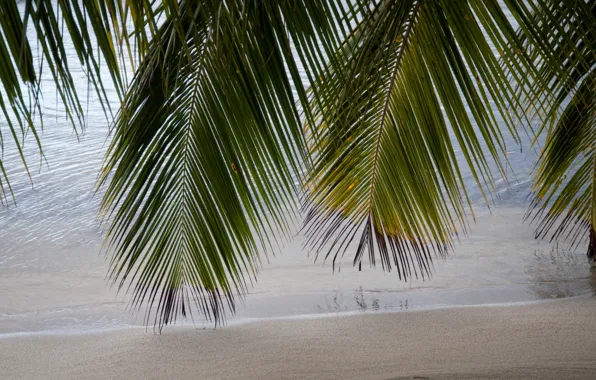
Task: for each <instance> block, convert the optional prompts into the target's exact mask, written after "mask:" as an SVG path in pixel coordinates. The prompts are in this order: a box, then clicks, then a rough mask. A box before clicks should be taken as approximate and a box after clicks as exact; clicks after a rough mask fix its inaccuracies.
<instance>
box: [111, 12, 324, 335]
mask: <svg viewBox="0 0 596 380" xmlns="http://www.w3.org/2000/svg"><path fill="white" fill-rule="evenodd" d="M307 5H308V6H307V7H301V8H300V9H298V10H297V9H296V7H295V5H292V4H291V3H289V4H285V5H284V4H277V3H275V2H271V3H267V2H242V1H230V2H227V3H225V4H222V3H220V2H216V1H214V2H208V1H207V2H180V3H178V5H177V8H176V9H175V10H173V9H171V10H170V11H172V12H173V11H176V12H177V17H175V18H167V19H166V20H165V21H164V22H163V23H162V24H161V25H160V26H159V28H158V29H157V31H156V34H155V36H154V37H152V38H151V39H150V40H149V46H148V47H147V52H146V54H145V57H144V59H143V61H142V63H141V65H140V67H139V69H138V70H137V72H136V74H135V77H134V80H133V81H132V83H131V85H130V88H129V90H128V92H127V94H126V97H125V101H124V105H123V107H122V109H121V110H120V112H119V114H118V116H117V119H116V125H115V130H114V139H113V142H112V145H111V147H110V149H109V153H108V159H107V161H106V165H105V167H104V170H103V176H102V179H101V181H100V185H102V184H104V183H105V184H107V187H106V193H105V196H104V199H103V204H102V206H103V210H104V211H105V212H106V214H107V217H108V220H109V227H108V228H109V229H108V249H109V252H110V253H111V255H112V256H111V257H112V260H111V264H110V265H111V270H110V275H111V278H112V279H113V280H114V281H115V282H118V284H119V286H120V287H123V286H126V284H128V285H127V286H128V289H130V291H131V294H132V300H131V303H132V305H133V307H136V308H140V307H141V306H143V305H148V308H147V312H146V318H147V319H146V322H150V319H149V318H153V322H154V323H155V324H157V325H159V326H160V327H161V326H163V325H166V324H168V323H171V322H173V321H174V320H175V319H176V317H177V316H179V315H182V316H189V315H191V310H193V309H198V310H199V312H200V313H201V314H202V315H204V316H205V317H206V318H208V319H210V320H215V322H216V323H217V322H219V321H220V320H221V318H222V317H223V316H224V315H225V310H226V308H228V307H229V309H231V310H232V311H233V310H234V307H235V306H234V305H235V303H234V299H235V297H236V296H238V295H240V296H242V295H243V294H245V293H246V291H247V283H248V282H249V281H251V278H253V277H254V275H255V274H256V272H257V270H258V267H259V264H260V260H259V254H260V253H262V252H271V251H272V249H274V248H275V245H276V243H277V239H278V238H279V237H282V236H287V235H288V234H289V232H290V231H291V229H292V226H293V224H294V222H295V218H296V215H295V212H296V210H297V205H296V194H297V191H298V190H299V186H297V185H298V184H299V182H298V181H299V178H300V174H301V172H302V171H303V170H304V168H305V167H306V165H308V157H307V155H306V150H305V140H304V137H303V134H302V123H301V120H302V119H301V115H300V112H299V109H298V108H297V106H296V100H297V99H301V98H302V99H306V92H305V90H304V88H303V87H302V85H301V81H300V77H299V73H298V69H297V67H296V63H295V62H294V56H293V55H292V54H291V50H290V40H289V36H293V37H294V39H295V40H296V41H297V42H296V44H297V46H299V48H300V51H301V54H303V55H307V54H308V55H309V56H310V57H314V56H316V57H318V58H317V59H319V60H320V59H321V56H323V55H324V52H323V48H319V47H318V46H316V45H315V46H316V47H311V46H310V44H311V43H312V42H311V41H312V40H313V39H314V38H315V36H317V37H318V38H321V37H322V36H323V37H324V36H325V34H324V33H325V30H327V31H329V32H328V33H329V37H328V38H327V43H328V44H333V41H334V40H335V39H336V28H332V27H326V26H325V23H324V22H319V24H318V25H313V24H312V21H311V20H312V17H313V16H315V15H319V14H320V13H321V12H324V11H325V9H326V7H327V5H326V4H325V3H324V2H320V3H319V2H316V1H313V2H308V3H307ZM314 31H317V32H318V33H317V34H314V33H313V32H314ZM319 49H321V50H319ZM292 83H293V84H294V86H292Z"/></svg>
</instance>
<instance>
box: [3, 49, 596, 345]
mask: <svg viewBox="0 0 596 380" xmlns="http://www.w3.org/2000/svg"><path fill="white" fill-rule="evenodd" d="M67 51H71V50H69V49H68V48H67ZM72 59H73V62H74V59H76V58H75V57H74V56H73V57H72ZM75 79H76V82H77V83H79V85H80V93H81V94H87V86H86V79H85V76H84V74H83V73H82V71H79V72H76V73H75ZM42 86H43V91H44V99H45V103H44V122H45V128H44V131H43V133H42V141H43V147H44V150H45V154H46V158H47V165H46V164H45V163H44V164H43V165H40V164H39V156H38V155H37V154H36V149H35V145H34V143H33V141H32V139H29V140H28V141H27V145H26V147H27V152H28V157H30V160H29V164H30V165H31V168H32V169H34V172H33V175H32V180H33V185H31V183H30V182H29V180H28V178H27V176H26V175H25V173H24V171H23V169H22V166H21V164H20V162H19V159H18V158H17V156H16V151H15V149H14V147H11V146H10V145H8V146H6V147H5V148H6V150H5V153H4V160H5V164H6V165H7V167H8V171H9V175H10V176H11V180H12V184H13V188H14V190H15V196H16V202H17V204H16V205H14V204H11V205H10V206H9V207H7V208H6V207H2V208H0V231H2V232H1V235H0V333H8V332H39V331H71V332H72V331H85V330H90V329H104V328H117V327H122V326H128V325H135V324H141V323H142V315H140V316H139V315H135V314H131V313H130V312H128V311H127V309H126V306H127V297H126V295H125V294H123V293H120V294H119V293H118V292H117V289H115V288H112V287H109V286H108V283H107V280H106V279H105V274H106V271H107V263H106V261H105V258H104V256H102V255H101V254H100V247H101V243H102V236H101V229H100V226H99V222H98V220H97V213H98V202H99V197H98V196H94V195H93V194H94V184H95V180H96V176H97V173H98V170H99V168H100V166H101V162H102V159H103V155H104V152H105V149H106V143H107V142H108V141H109V136H108V127H107V123H106V120H105V118H104V116H103V113H102V111H101V108H100V107H99V105H98V104H97V102H94V99H93V96H92V95H93V94H91V97H90V102H89V107H88V110H89V111H88V112H89V114H88V124H87V127H86V129H85V131H84V133H83V134H80V135H79V136H78V137H77V135H76V134H75V133H74V132H73V130H72V126H71V125H70V124H69V123H68V122H66V121H65V119H64V112H63V110H62V109H61V108H60V106H59V105H57V102H53V101H52V100H53V99H55V89H54V86H53V83H52V81H51V78H49V77H46V78H44V79H43V81H42ZM0 128H2V130H3V133H4V135H6V130H5V129H6V126H5V125H4V124H1V123H0ZM508 146H509V147H510V149H511V151H510V152H509V160H510V162H511V164H512V167H511V175H510V177H509V180H510V183H509V186H507V185H506V183H505V181H503V180H500V181H498V192H497V193H496V194H495V197H494V204H492V207H491V209H492V214H491V213H489V212H488V210H487V208H486V206H484V205H483V204H482V202H481V197H480V193H479V192H478V191H477V190H474V188H475V186H474V182H473V179H472V178H471V176H470V175H469V174H467V176H466V181H467V183H468V184H469V185H470V189H471V196H472V198H473V200H474V202H475V204H477V205H478V207H476V211H477V212H478V215H477V223H476V224H473V225H472V230H471V233H470V235H469V236H468V237H465V238H462V240H461V242H460V243H459V244H458V245H457V246H456V249H455V252H453V253H452V254H451V256H450V257H449V258H448V259H447V260H445V261H443V260H440V259H437V260H435V263H434V272H433V273H434V274H433V277H432V279H431V280H426V281H423V280H422V279H418V280H416V279H414V280H412V281H411V282H407V283H403V282H400V281H399V280H398V278H397V274H396V273H395V272H393V273H384V272H382V271H381V269H380V268H378V269H369V268H368V267H367V265H366V264H363V271H362V272H358V271H357V270H356V269H354V268H352V267H351V264H350V262H351V257H349V254H348V255H346V259H345V260H344V263H343V266H342V267H341V271H340V272H335V273H333V271H332V268H331V265H323V263H322V262H317V263H313V259H312V257H308V254H307V252H306V251H304V250H302V248H301V246H302V242H303V236H301V235H298V236H297V237H296V238H295V239H294V240H292V241H289V242H287V243H286V245H285V246H284V247H283V248H282V249H281V250H280V252H278V253H277V255H276V257H274V258H271V260H270V262H268V263H265V264H264V265H263V268H262V271H261V273H260V275H259V277H258V283H256V284H255V285H254V287H253V288H252V289H251V291H250V294H249V295H247V297H246V298H245V299H244V304H243V305H240V306H239V307H238V310H237V313H236V315H235V316H232V317H230V322H234V321H238V322H239V321H243V320H248V319H252V318H270V317H287V316H300V315H319V314H322V313H325V314H328V313H339V312H354V311H363V312H375V311H404V310H418V309H427V308H436V307H445V306H454V305H476V304H487V303H490V304H493V303H510V302H527V301H536V300H543V299H551V298H561V297H572V296H577V295H586V294H596V275H594V273H593V272H592V271H591V269H590V267H589V266H588V265H587V263H586V259H585V253H584V251H583V248H582V249H581V250H578V251H568V250H565V249H555V248H554V247H552V246H551V245H549V244H547V243H545V242H537V241H535V240H534V239H533V226H531V225H528V224H527V223H526V224H524V223H522V218H523V213H524V212H525V210H526V207H527V204H526V203H525V199H526V196H527V194H528V191H529V188H530V179H529V178H530V177H529V175H530V171H531V169H532V166H533V164H534V162H535V158H536V155H535V152H534V151H532V150H528V146H529V143H526V144H525V147H524V149H523V150H522V151H520V149H519V147H516V146H515V145H514V144H513V142H512V141H510V142H509V145H508ZM197 323H198V324H199V325H201V326H202V325H203V322H202V321H200V320H198V321H197Z"/></svg>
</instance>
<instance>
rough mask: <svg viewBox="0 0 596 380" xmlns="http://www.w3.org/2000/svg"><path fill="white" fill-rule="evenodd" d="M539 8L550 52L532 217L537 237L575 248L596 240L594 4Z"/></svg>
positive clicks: (542, 38) (544, 60) (544, 58)
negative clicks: (535, 225)
mask: <svg viewBox="0 0 596 380" xmlns="http://www.w3.org/2000/svg"><path fill="white" fill-rule="evenodd" d="M549 5H550V6H549V7H543V8H540V10H539V11H538V12H536V13H535V17H536V18H537V19H539V20H541V22H542V24H543V25H544V26H541V27H540V30H543V31H544V35H536V36H534V38H535V39H536V40H538V41H539V42H540V44H541V46H542V47H543V49H544V50H546V52H545V53H543V54H542V55H540V56H538V58H539V62H538V64H539V65H540V67H541V70H540V75H541V77H542V78H544V82H545V83H548V88H547V90H546V91H543V93H546V94H545V95H543V96H542V98H541V99H539V100H537V101H543V102H544V103H545V104H546V105H547V106H548V107H547V115H546V122H545V123H544V124H543V128H542V130H543V131H544V132H545V133H546V141H545V143H544V146H543V149H542V151H541V155H540V158H539V166H538V167H537V173H536V178H535V184H534V195H535V197H534V200H533V202H532V204H531V207H530V210H529V214H528V216H529V217H532V218H533V219H539V220H540V223H539V224H538V227H537V232H536V236H537V237H538V238H543V237H547V236H549V235H550V236H551V239H559V238H562V239H568V241H569V242H570V243H571V245H572V246H577V245H578V244H579V243H581V242H582V241H585V238H589V240H590V245H589V248H588V256H589V257H590V258H591V259H592V258H593V257H594V253H595V251H594V250H595V249H596V248H595V247H596V246H595V245H594V244H595V243H596V240H595V239H596V235H595V233H594V228H595V227H594V226H596V184H595V181H596V171H595V170H596V155H595V153H596V151H595V149H596V145H595V144H596V56H595V55H594V52H595V51H596V4H594V3H593V2H583V1H567V2H562V3H560V4H559V3H554V4H549Z"/></svg>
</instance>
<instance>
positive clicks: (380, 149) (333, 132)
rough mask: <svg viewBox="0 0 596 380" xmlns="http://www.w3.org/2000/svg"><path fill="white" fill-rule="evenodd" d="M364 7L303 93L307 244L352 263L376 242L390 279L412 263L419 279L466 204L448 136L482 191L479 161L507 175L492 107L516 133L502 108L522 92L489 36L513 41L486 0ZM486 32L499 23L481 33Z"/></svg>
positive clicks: (524, 58)
mask: <svg viewBox="0 0 596 380" xmlns="http://www.w3.org/2000/svg"><path fill="white" fill-rule="evenodd" d="M364 9H365V10H366V13H363V15H362V16H361V17H360V19H361V21H360V23H359V24H358V25H356V26H355V28H354V31H353V33H352V34H351V36H350V38H349V39H348V40H347V41H346V42H345V43H344V44H343V45H342V47H341V49H339V50H338V51H337V52H336V53H335V56H334V57H332V58H331V59H330V61H329V62H330V63H329V65H328V66H327V67H325V69H324V70H322V71H321V72H320V73H319V75H318V76H317V79H318V81H317V82H316V83H314V84H313V90H312V92H311V93H310V94H311V95H310V102H311V109H312V110H313V113H314V120H315V121H316V122H315V123H312V124H309V125H308V126H307V127H308V128H310V130H309V132H308V135H309V136H312V138H311V140H310V141H309V142H308V145H309V149H310V150H311V152H312V153H313V155H314V164H313V169H312V170H311V171H310V173H309V176H308V181H306V187H305V191H306V192H307V196H306V200H305V208H306V210H307V211H308V212H307V218H306V227H305V228H306V231H307V235H308V242H307V245H308V246H310V247H311V248H312V249H314V250H315V251H316V252H317V254H318V253H320V252H326V255H325V257H329V256H333V263H334V266H335V264H336V260H338V259H339V258H341V256H343V254H344V252H345V251H346V250H347V249H348V248H349V247H356V256H355V258H354V264H360V262H361V259H362V257H363V255H364V253H365V252H368V255H369V260H370V262H371V264H372V265H374V264H375V261H376V253H377V252H378V255H379V257H380V260H381V265H382V267H383V268H384V269H386V270H391V269H392V266H395V268H396V269H397V271H398V273H399V276H400V278H403V279H406V278H408V277H410V276H411V275H412V271H414V275H415V276H417V275H418V273H417V272H418V271H419V272H420V273H421V275H422V276H423V277H425V276H428V275H429V274H430V265H431V262H432V255H431V252H432V251H434V252H435V254H439V255H440V256H444V255H445V253H446V251H447V248H448V247H450V246H451V244H452V236H453V234H454V233H455V234H456V233H457V232H456V231H457V228H458V227H459V228H461V229H463V230H464V231H465V229H466V221H465V219H466V209H467V208H469V209H470V210H471V205H470V200H469V198H468V195H467V193H466V189H465V186H464V182H463V179H462V175H461V171H460V165H461V163H460V162H458V161H457V159H456V155H455V145H456V144H457V145H458V148H459V149H461V151H462V153H463V154H464V158H465V164H466V165H467V166H469V168H470V170H471V171H472V174H473V176H474V178H475V179H476V182H477V184H478V185H479V186H480V187H481V188H482V189H483V192H488V191H490V190H492V189H493V186H494V183H493V173H492V172H491V170H490V166H489V160H492V161H495V162H496V164H497V168H498V171H499V174H500V175H502V176H504V175H505V172H504V165H505V164H504V162H505V161H504V160H506V157H505V158H503V157H504V155H505V149H504V146H503V138H502V137H503V136H502V134H501V131H500V130H499V125H498V122H497V120H498V119H497V117H496V115H495V114H493V108H495V107H494V105H496V109H497V111H498V112H499V113H500V115H501V117H503V118H504V120H505V122H506V123H507V125H508V127H509V131H510V133H512V134H513V135H514V137H516V138H518V136H517V130H516V128H515V119H514V118H515V117H516V115H514V114H513V115H512V114H511V113H508V112H507V108H508V104H518V103H520V98H519V95H517V91H516V87H515V86H514V85H513V84H512V83H511V82H510V78H511V76H509V77H508V76H507V75H506V74H507V73H506V70H507V67H508V66H507V65H499V62H498V58H497V57H495V54H494V52H493V51H492V50H491V48H490V44H491V43H492V44H493V45H494V46H495V47H496V48H497V50H501V51H503V50H505V49H512V47H515V50H518V49H522V47H521V46H520V45H519V44H518V43H519V39H518V37H517V35H516V33H515V31H514V29H513V28H512V27H511V25H509V23H508V22H507V19H506V17H505V16H504V14H503V10H502V9H501V8H500V6H499V5H498V4H496V3H492V2H480V1H456V2H453V1H450V2H441V1H432V2H424V1H405V2H379V3H375V6H374V7H366V8H364ZM496 30H503V31H504V32H503V33H501V34H499V35H498V36H496V35H495V34H494V33H489V32H491V31H496ZM487 31H488V32H487ZM518 56H519V58H518V60H517V61H518V63H517V65H519V66H520V67H522V68H523V69H524V72H525V73H532V72H533V70H532V67H531V64H532V62H531V60H530V58H529V56H528V55H525V54H518ZM509 67H512V66H509ZM516 78H517V79H518V80H520V81H524V82H523V83H520V84H519V85H520V86H524V88H529V86H530V84H531V82H532V79H531V75H526V76H519V75H518V76H517V77H516ZM493 103H494V105H493ZM358 236H360V238H359V239H356V238H357V237H358ZM356 243H357V244H356ZM352 244H354V245H352ZM416 269H418V271H417V270H416Z"/></svg>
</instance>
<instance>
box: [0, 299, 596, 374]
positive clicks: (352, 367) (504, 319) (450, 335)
mask: <svg viewBox="0 0 596 380" xmlns="http://www.w3.org/2000/svg"><path fill="white" fill-rule="evenodd" d="M595 316H596V298H593V297H582V298H573V299H565V300H555V301H543V302H537V303H532V304H523V305H519V304H513V305H508V306H477V307H460V308H450V309H439V310H428V311H413V312H394V313H374V314H373V313H371V314H367V313H363V314H360V315H350V316H338V317H326V318H313V319H285V320H266V321H259V322H251V323H247V324H242V325H237V326H226V327H224V328H219V329H217V330H214V329H194V328H168V329H166V330H164V333H163V334H162V335H157V334H153V333H152V332H151V331H149V332H145V330H144V329H129V330H121V331H112V332H105V333H97V334H85V335H45V336H44V335H31V336H13V337H6V336H5V337H4V338H1V339H0V373H1V374H2V375H1V377H2V378H3V379H17V378H19V379H22V378H44V379H45V378H60V379H65V378H73V379H74V378H77V379H105V378H127V379H150V378H194V379H249V380H250V379H400V378H417V379H424V378H428V379H483V378H487V379H518V378H535V379H544V378H553V379H593V378H596V329H595V327H594V320H595Z"/></svg>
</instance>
